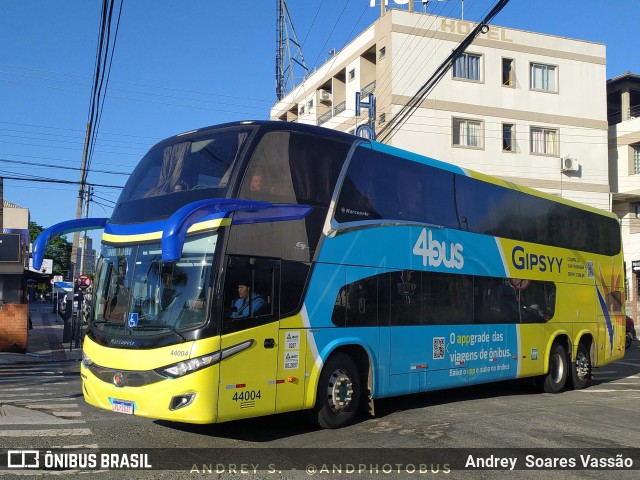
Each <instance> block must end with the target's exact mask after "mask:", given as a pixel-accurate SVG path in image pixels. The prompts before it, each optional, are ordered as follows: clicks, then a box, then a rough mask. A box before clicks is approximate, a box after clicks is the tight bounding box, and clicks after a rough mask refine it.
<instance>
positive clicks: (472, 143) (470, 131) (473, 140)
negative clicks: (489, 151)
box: [453, 118, 482, 148]
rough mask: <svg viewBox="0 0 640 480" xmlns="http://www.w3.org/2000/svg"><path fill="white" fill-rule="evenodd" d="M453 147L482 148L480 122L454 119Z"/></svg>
mask: <svg viewBox="0 0 640 480" xmlns="http://www.w3.org/2000/svg"><path fill="white" fill-rule="evenodd" d="M453 145H454V146H456V147H472V148H482V122H481V121H479V120H468V119H464V118H454V119H453Z"/></svg>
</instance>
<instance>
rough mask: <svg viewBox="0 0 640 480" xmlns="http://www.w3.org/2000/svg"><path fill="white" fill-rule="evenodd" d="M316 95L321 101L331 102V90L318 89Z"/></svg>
mask: <svg viewBox="0 0 640 480" xmlns="http://www.w3.org/2000/svg"><path fill="white" fill-rule="evenodd" d="M318 96H319V97H320V101H321V102H323V103H331V92H327V91H326V90H318Z"/></svg>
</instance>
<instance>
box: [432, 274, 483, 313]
mask: <svg viewBox="0 0 640 480" xmlns="http://www.w3.org/2000/svg"><path fill="white" fill-rule="evenodd" d="M421 299H422V303H423V309H424V312H425V318H426V322H427V323H430V324H463V323H471V322H472V320H473V277H472V276H470V275H452V274H448V273H436V272H423V274H422V292H421Z"/></svg>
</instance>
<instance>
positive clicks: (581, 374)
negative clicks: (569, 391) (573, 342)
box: [576, 352, 589, 380]
mask: <svg viewBox="0 0 640 480" xmlns="http://www.w3.org/2000/svg"><path fill="white" fill-rule="evenodd" d="M576 375H577V376H578V378H579V379H580V380H584V379H585V378H587V377H588V376H589V359H588V358H587V356H586V355H585V354H584V353H582V352H578V356H577V358H576Z"/></svg>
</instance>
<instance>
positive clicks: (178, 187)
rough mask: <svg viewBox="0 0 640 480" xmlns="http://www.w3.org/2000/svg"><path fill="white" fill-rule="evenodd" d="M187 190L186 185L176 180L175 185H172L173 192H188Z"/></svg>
mask: <svg viewBox="0 0 640 480" xmlns="http://www.w3.org/2000/svg"><path fill="white" fill-rule="evenodd" d="M188 188H189V186H188V185H187V183H186V182H184V181H182V180H178V181H177V182H176V183H174V184H173V191H174V192H181V191H182V190H188Z"/></svg>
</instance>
